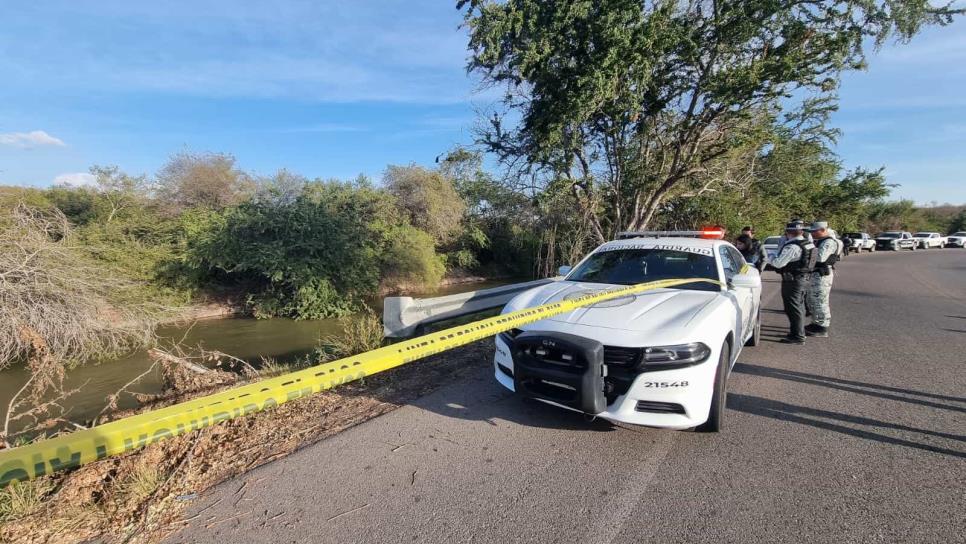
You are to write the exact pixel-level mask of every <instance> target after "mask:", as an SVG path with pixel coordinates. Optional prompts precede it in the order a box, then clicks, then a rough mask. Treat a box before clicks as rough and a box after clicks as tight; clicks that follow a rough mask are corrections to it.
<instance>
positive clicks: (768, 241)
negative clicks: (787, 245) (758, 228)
mask: <svg viewBox="0 0 966 544" xmlns="http://www.w3.org/2000/svg"><path fill="white" fill-rule="evenodd" d="M781 239H782V237H781V236H769V237H768V238H765V245H769V246H771V245H778V242H779V241H781Z"/></svg>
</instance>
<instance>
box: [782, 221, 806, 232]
mask: <svg viewBox="0 0 966 544" xmlns="http://www.w3.org/2000/svg"><path fill="white" fill-rule="evenodd" d="M785 230H805V223H803V222H801V221H789V223H788V224H787V225H785Z"/></svg>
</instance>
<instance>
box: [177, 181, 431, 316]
mask: <svg viewBox="0 0 966 544" xmlns="http://www.w3.org/2000/svg"><path fill="white" fill-rule="evenodd" d="M183 222H184V223H185V228H184V236H185V242H184V248H185V257H184V259H183V261H182V264H183V266H184V267H185V268H187V269H188V270H189V271H190V274H191V275H192V276H193V277H194V278H196V279H197V281H200V282H202V283H203V284H208V285H218V286H232V285H234V286H236V287H238V288H240V289H242V290H244V291H245V292H247V293H249V298H248V300H249V304H250V306H251V308H252V310H253V311H254V312H255V314H256V315H257V316H259V317H269V316H283V317H292V318H296V319H318V318H327V317H338V316H343V315H346V314H348V313H351V312H353V311H356V310H358V309H360V308H361V307H362V306H363V303H364V300H365V299H366V297H368V296H372V295H374V294H375V293H376V292H377V291H378V288H379V285H380V280H381V279H382V278H383V277H384V274H385V275H391V276H392V277H393V279H394V281H400V282H401V281H405V282H414V283H419V284H423V283H435V282H438V281H439V279H440V278H441V276H442V273H443V265H442V263H441V262H440V260H439V257H438V256H437V255H436V253H435V251H434V249H433V246H434V244H433V239H432V237H430V236H429V235H428V234H426V233H424V232H422V231H419V230H418V229H415V228H414V227H412V226H409V225H408V224H406V221H405V219H404V218H403V217H402V216H401V215H400V213H399V212H398V210H397V208H396V205H395V202H394V200H393V199H392V197H391V196H390V195H388V194H387V193H386V192H384V191H380V190H378V189H376V188H374V187H372V186H371V185H370V184H369V183H368V182H367V181H366V180H358V181H355V182H351V183H343V182H311V183H307V184H306V185H305V187H304V188H303V189H302V191H301V194H300V195H298V196H297V197H295V198H294V199H285V200H274V201H273V200H257V201H248V202H245V203H243V204H241V205H240V206H237V207H234V208H228V209H226V210H224V211H221V212H214V211H207V212H193V213H189V214H187V215H186V217H185V219H183Z"/></svg>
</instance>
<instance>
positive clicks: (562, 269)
mask: <svg viewBox="0 0 966 544" xmlns="http://www.w3.org/2000/svg"><path fill="white" fill-rule="evenodd" d="M573 269H574V267H572V266H567V265H564V266H561V267H560V268H558V269H557V275H559V276H566V275H567V274H570V271H571V270H573Z"/></svg>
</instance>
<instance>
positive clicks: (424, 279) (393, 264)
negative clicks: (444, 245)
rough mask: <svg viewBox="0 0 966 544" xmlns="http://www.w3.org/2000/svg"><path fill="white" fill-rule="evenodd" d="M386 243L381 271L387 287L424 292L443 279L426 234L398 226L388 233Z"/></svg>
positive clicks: (440, 264)
mask: <svg viewBox="0 0 966 544" xmlns="http://www.w3.org/2000/svg"><path fill="white" fill-rule="evenodd" d="M386 242H387V243H386V246H385V251H384V252H383V254H382V269H383V278H384V280H383V281H384V283H385V284H386V285H387V286H390V287H396V286H402V287H416V288H426V287H434V286H436V285H438V284H439V282H440V280H442V279H443V274H444V273H445V272H446V266H445V265H444V264H443V258H441V257H440V256H439V255H437V254H436V251H435V249H434V245H435V244H434V241H433V237H432V236H430V235H429V234H427V233H425V232H423V231H421V230H419V229H417V228H416V227H413V226H411V225H399V226H397V227H395V228H393V229H391V230H390V231H389V232H388V238H387V241H386Z"/></svg>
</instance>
